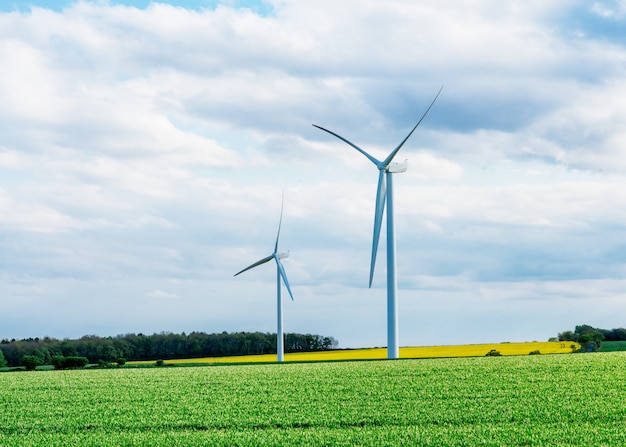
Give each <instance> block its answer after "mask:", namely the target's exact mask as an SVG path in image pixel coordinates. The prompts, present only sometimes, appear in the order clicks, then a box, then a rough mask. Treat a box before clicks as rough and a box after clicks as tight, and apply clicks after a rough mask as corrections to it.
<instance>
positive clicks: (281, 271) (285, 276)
mask: <svg viewBox="0 0 626 447" xmlns="http://www.w3.org/2000/svg"><path fill="white" fill-rule="evenodd" d="M274 259H275V260H276V266H277V267H278V271H279V272H280V277H281V278H282V279H283V282H284V283H285V286H286V287H287V292H289V296H290V297H291V301H293V294H292V293H291V287H289V280H288V279H287V274H286V273H285V268H284V267H283V264H282V262H280V260H279V259H278V256H274Z"/></svg>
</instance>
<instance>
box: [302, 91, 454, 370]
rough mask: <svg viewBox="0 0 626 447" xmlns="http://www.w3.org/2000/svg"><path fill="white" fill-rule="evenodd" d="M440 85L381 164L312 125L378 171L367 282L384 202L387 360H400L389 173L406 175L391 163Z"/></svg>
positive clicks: (405, 165) (402, 166)
mask: <svg viewBox="0 0 626 447" xmlns="http://www.w3.org/2000/svg"><path fill="white" fill-rule="evenodd" d="M442 89H443V86H441V88H440V89H439V91H438V92H437V95H436V96H435V99H433V101H432V102H431V103H430V106H428V109H426V112H424V114H423V115H422V117H421V118H420V120H419V121H418V122H417V124H416V125H415V127H413V129H412V130H411V132H409V134H408V135H407V136H406V138H405V139H404V140H402V142H401V143H400V144H399V145H398V146H397V147H396V148H395V149H394V150H393V151H391V153H390V154H389V155H388V156H387V158H385V159H384V160H383V161H380V160H378V159H376V158H374V157H373V156H371V155H370V154H368V153H367V152H365V151H364V150H363V149H361V148H360V147H358V146H357V145H355V144H354V143H352V142H350V141H348V140H346V139H345V138H343V137H342V136H340V135H337V134H336V133H334V132H331V131H330V130H328V129H324V128H323V127H320V126H317V125H315V124H313V126H315V127H317V128H318V129H321V130H323V131H324V132H328V133H329V134H331V135H333V136H335V137H337V138H339V139H340V140H341V141H343V142H345V143H347V144H349V145H350V146H352V147H353V148H354V149H356V150H357V151H359V152H360V153H362V154H363V155H365V156H366V157H367V158H368V159H369V160H370V161H371V162H372V163H374V165H376V167H377V168H378V171H379V174H378V189H377V191H376V211H375V213H374V237H373V240H372V259H371V263H370V281H369V287H370V288H371V287H372V279H373V277H374V266H375V265H376V252H377V250H378V240H379V239H380V228H381V225H382V221H383V212H384V211H385V201H386V202H387V358H390V359H397V358H399V357H400V346H399V344H398V303H397V296H396V295H397V291H398V277H397V274H396V236H395V228H394V227H395V225H394V220H393V178H392V174H396V173H401V172H405V171H406V170H407V168H408V163H407V160H405V161H404V162H403V163H393V162H392V160H393V158H394V157H395V156H396V154H397V153H398V151H399V150H400V148H401V147H402V146H403V145H404V143H406V141H407V140H408V139H409V137H410V136H411V135H412V134H413V132H414V131H415V129H417V126H419V125H420V123H421V122H422V120H423V119H424V117H426V115H427V114H428V112H429V111H430V109H431V107H432V106H433V105H434V104H435V101H437V98H438V97H439V94H440V93H441V90H442Z"/></svg>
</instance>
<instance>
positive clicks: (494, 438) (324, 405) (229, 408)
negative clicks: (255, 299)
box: [0, 353, 626, 446]
mask: <svg viewBox="0 0 626 447" xmlns="http://www.w3.org/2000/svg"><path fill="white" fill-rule="evenodd" d="M624 366H626V355H625V354H624V353H607V354H585V355H559V356H553V355H545V356H523V357H522V356H519V357H495V358H489V357H481V358H460V359H431V360H399V361H374V362H340V363H334V362H330V363H305V364H282V365H281V364H272V365H241V366H217V367H189V368H149V369H114V370H81V371H38V372H32V373H5V374H0V405H1V406H2V408H3V409H4V411H3V412H1V413H0V445H2V446H28V445H32V446H43V445H55V446H62V445H67V446H69V445H86V446H88V445H93V446H96V445H129V446H134V445H137V446H139V445H185V446H186V445H189V446H191V445H194V446H196V445H303V444H308V445H400V444H410V445H458V446H464V445H466V446H470V445H472V446H474V445H572V446H574V445H576V446H585V445H588V446H592V445H593V446H600V445H626V430H625V427H626V407H625V406H624V391H623V390H624V389H626V368H625V367H624Z"/></svg>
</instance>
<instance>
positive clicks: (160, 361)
mask: <svg viewBox="0 0 626 447" xmlns="http://www.w3.org/2000/svg"><path fill="white" fill-rule="evenodd" d="M163 365H165V362H164V361H163V360H162V359H159V360H157V361H156V363H155V364H154V366H163Z"/></svg>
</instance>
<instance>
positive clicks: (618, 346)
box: [600, 341, 626, 352]
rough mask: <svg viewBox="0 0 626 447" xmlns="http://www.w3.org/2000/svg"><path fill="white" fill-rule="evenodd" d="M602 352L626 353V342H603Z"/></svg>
mask: <svg viewBox="0 0 626 447" xmlns="http://www.w3.org/2000/svg"><path fill="white" fill-rule="evenodd" d="M600 351H601V352H613V351H626V341H603V342H602V347H601V348H600Z"/></svg>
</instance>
